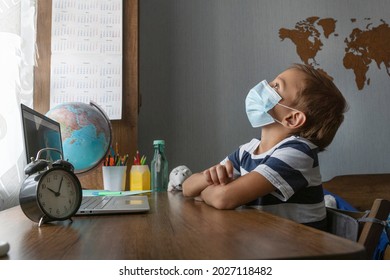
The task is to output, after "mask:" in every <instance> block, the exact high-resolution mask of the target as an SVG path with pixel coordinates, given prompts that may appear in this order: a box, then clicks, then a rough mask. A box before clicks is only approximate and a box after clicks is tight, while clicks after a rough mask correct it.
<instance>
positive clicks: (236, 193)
mask: <svg viewBox="0 0 390 280" xmlns="http://www.w3.org/2000/svg"><path fill="white" fill-rule="evenodd" d="M245 103H246V112H247V115H248V118H249V121H250V123H251V124H252V126H253V127H261V140H257V139H253V140H252V141H250V142H249V143H247V144H244V145H242V146H241V147H240V148H239V149H237V150H236V151H235V152H233V153H232V154H230V155H229V156H228V157H226V158H225V159H224V160H223V161H222V162H221V163H220V164H217V165H215V166H212V167H211V168H209V169H207V170H205V171H203V172H202V173H196V174H193V175H192V176H191V177H189V178H188V179H187V180H186V181H184V184H183V195H184V196H190V197H195V199H197V200H201V201H204V202H205V203H207V204H209V205H211V206H213V207H215V208H217V209H234V208H236V207H238V206H241V205H247V206H250V207H254V208H257V209H262V210H264V211H267V212H271V213H273V214H276V215H279V216H282V217H285V218H288V219H291V220H294V221H296V222H298V223H302V224H306V225H309V226H312V227H315V228H319V229H325V226H326V209H325V204H324V194H323V190H322V181H321V174H320V169H319V165H318V155H317V154H318V152H320V151H323V150H324V149H325V148H326V147H327V146H328V145H329V144H330V143H331V142H332V140H333V138H334V136H335V134H336V132H337V129H338V128H339V126H340V125H341V123H342V122H343V120H344V115H343V114H344V112H345V111H346V109H347V103H346V101H345V99H344V97H343V96H342V94H341V93H340V91H339V90H338V89H337V87H336V86H335V85H334V84H333V82H332V81H331V80H330V79H329V78H328V77H326V76H325V75H324V74H322V73H320V72H318V71H316V70H315V69H314V68H312V67H310V66H307V65H301V64H294V65H293V66H292V67H290V68H288V69H287V70H286V71H284V72H282V73H281V74H280V75H279V76H277V77H276V78H275V79H274V80H273V81H272V82H271V83H269V84H268V83H267V82H266V81H262V82H261V83H259V84H258V85H257V86H255V87H254V88H253V89H252V90H251V91H250V92H249V93H248V95H247V98H246V101H245Z"/></svg>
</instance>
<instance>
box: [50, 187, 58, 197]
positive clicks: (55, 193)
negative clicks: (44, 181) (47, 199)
mask: <svg viewBox="0 0 390 280" xmlns="http://www.w3.org/2000/svg"><path fill="white" fill-rule="evenodd" d="M47 189H48V190H49V191H51V192H52V193H54V195H55V196H59V195H60V193H59V192H56V191H54V190H52V189H51V188H47Z"/></svg>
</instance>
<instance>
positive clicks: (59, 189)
mask: <svg viewBox="0 0 390 280" xmlns="http://www.w3.org/2000/svg"><path fill="white" fill-rule="evenodd" d="M62 180H64V176H62V177H61V181H60V187H59V188H58V192H57V193H58V195H60V194H61V192H60V191H61V187H62Z"/></svg>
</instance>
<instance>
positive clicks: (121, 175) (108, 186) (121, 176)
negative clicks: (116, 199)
mask: <svg viewBox="0 0 390 280" xmlns="http://www.w3.org/2000/svg"><path fill="white" fill-rule="evenodd" d="M126 169H127V166H103V185H104V189H105V190H108V191H124V190H125V186H126Z"/></svg>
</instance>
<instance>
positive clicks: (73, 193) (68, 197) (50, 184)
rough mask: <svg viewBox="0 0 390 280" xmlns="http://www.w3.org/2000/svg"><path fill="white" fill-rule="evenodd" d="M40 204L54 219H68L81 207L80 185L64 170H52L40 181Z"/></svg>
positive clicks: (38, 190) (38, 193) (38, 189)
mask: <svg viewBox="0 0 390 280" xmlns="http://www.w3.org/2000/svg"><path fill="white" fill-rule="evenodd" d="M37 198H38V203H39V205H40V206H41V208H42V211H43V212H45V214H46V215H47V216H48V217H50V218H52V219H67V218H69V217H70V216H72V215H73V214H74V213H75V212H76V211H77V209H78V207H79V206H80V200H81V195H80V185H79V183H78V182H77V181H76V179H75V178H74V175H72V174H71V173H69V172H67V171H65V170H63V169H52V170H49V171H48V172H47V173H45V174H44V175H43V176H42V177H41V178H40V180H39V184H38V187H37Z"/></svg>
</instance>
